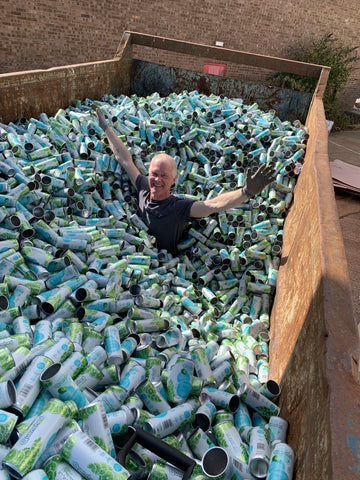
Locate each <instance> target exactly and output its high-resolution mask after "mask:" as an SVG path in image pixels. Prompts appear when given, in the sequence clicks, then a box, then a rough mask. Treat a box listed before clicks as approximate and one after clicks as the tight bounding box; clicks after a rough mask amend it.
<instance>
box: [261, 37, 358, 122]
mask: <svg viewBox="0 0 360 480" xmlns="http://www.w3.org/2000/svg"><path fill="white" fill-rule="evenodd" d="M356 49H357V47H350V46H347V45H344V44H342V43H341V42H340V41H339V40H338V39H335V38H334V37H333V34H332V33H330V34H327V35H324V36H323V37H322V38H320V40H317V41H314V42H312V43H311V44H310V45H301V46H299V48H298V49H297V50H296V51H294V52H293V58H294V60H297V61H300V62H307V63H315V64H317V65H325V66H328V67H330V68H331V70H330V75H329V79H328V82H327V86H326V90H325V94H324V98H323V102H324V108H325V114H326V117H327V118H328V119H329V120H332V121H333V122H334V124H335V125H337V126H339V127H342V128H344V127H346V126H348V125H346V124H347V123H349V122H350V119H348V122H347V121H346V116H345V114H344V112H343V111H342V110H341V108H340V106H339V101H338V94H339V93H340V92H341V91H342V90H343V89H344V87H345V85H346V82H347V81H348V79H349V77H350V74H351V72H352V71H353V70H354V63H355V62H356V61H358V60H359V59H360V57H359V56H358V55H357V52H356ZM269 80H270V81H271V83H272V84H273V85H277V86H280V87H283V88H290V89H291V90H296V91H299V92H308V93H313V92H314V91H315V88H316V84H317V79H316V78H311V77H304V76H302V75H295V74H289V73H276V74H275V75H273V76H272V77H270V79H269Z"/></svg>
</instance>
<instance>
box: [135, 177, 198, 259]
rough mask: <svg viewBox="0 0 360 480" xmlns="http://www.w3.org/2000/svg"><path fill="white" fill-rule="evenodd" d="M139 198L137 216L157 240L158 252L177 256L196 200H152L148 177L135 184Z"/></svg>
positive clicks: (173, 197) (139, 179) (170, 198)
mask: <svg viewBox="0 0 360 480" xmlns="http://www.w3.org/2000/svg"><path fill="white" fill-rule="evenodd" d="M135 185H136V189H137V191H138V196H139V207H138V211H137V214H138V215H139V217H140V218H141V219H142V220H143V222H144V223H145V224H146V225H147V226H148V227H149V233H151V234H152V235H154V237H155V238H156V247H157V249H158V250H162V249H166V250H167V251H168V252H170V253H172V254H173V255H176V254H177V245H178V243H179V242H180V240H181V236H182V234H183V232H184V229H185V228H186V227H187V225H188V223H189V221H190V209H191V205H192V204H193V203H194V202H195V200H190V199H182V198H178V197H176V196H175V195H170V197H168V198H166V199H165V200H150V187H149V182H148V179H147V177H145V176H144V175H139V176H138V177H137V179H136V182H135Z"/></svg>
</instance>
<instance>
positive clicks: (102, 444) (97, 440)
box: [93, 435, 110, 453]
mask: <svg viewBox="0 0 360 480" xmlns="http://www.w3.org/2000/svg"><path fill="white" fill-rule="evenodd" d="M93 440H94V442H95V443H96V444H97V445H99V447H100V448H102V449H103V450H105V452H106V453H110V448H109V446H108V445H106V443H105V442H104V440H103V439H102V438H101V437H98V436H97V435H95V436H94V437H93Z"/></svg>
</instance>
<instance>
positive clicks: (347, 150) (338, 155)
mask: <svg viewBox="0 0 360 480" xmlns="http://www.w3.org/2000/svg"><path fill="white" fill-rule="evenodd" d="M328 145H329V160H330V161H332V160H341V161H343V162H347V163H350V164H352V165H356V166H358V167H360V129H356V130H345V131H342V132H334V133H330V135H329V144H328ZM335 200H336V205H337V209H338V214H339V221H340V226H341V231H342V235H343V239H344V246H345V253H346V259H347V263H348V270H349V277H350V282H351V289H352V301H353V310H354V317H355V320H356V321H357V323H358V324H360V195H354V194H349V193H345V192H342V191H340V190H338V189H335Z"/></svg>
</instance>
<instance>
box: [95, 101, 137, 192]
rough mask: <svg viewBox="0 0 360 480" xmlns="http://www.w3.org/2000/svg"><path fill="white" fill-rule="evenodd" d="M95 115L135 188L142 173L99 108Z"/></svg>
mask: <svg viewBox="0 0 360 480" xmlns="http://www.w3.org/2000/svg"><path fill="white" fill-rule="evenodd" d="M95 113H96V116H97V118H98V121H99V126H100V128H102V129H103V130H104V132H105V135H106V137H107V139H108V141H109V145H110V148H111V150H112V151H113V152H114V155H115V158H116V160H117V161H118V162H119V163H120V165H121V166H122V167H123V169H124V170H125V171H126V173H127V174H128V176H129V178H130V181H131V183H132V184H133V185H134V186H135V182H136V179H137V177H138V175H140V171H139V169H138V168H137V166H136V165H135V164H134V161H133V159H132V156H131V153H130V152H129V150H128V149H127V148H126V146H125V145H124V143H123V142H122V141H121V140H120V138H119V137H118V136H117V135H116V133H115V132H114V131H113V130H112V129H111V128H110V126H109V124H108V123H107V121H106V118H105V115H104V114H103V112H102V111H101V110H100V108H99V107H95Z"/></svg>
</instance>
